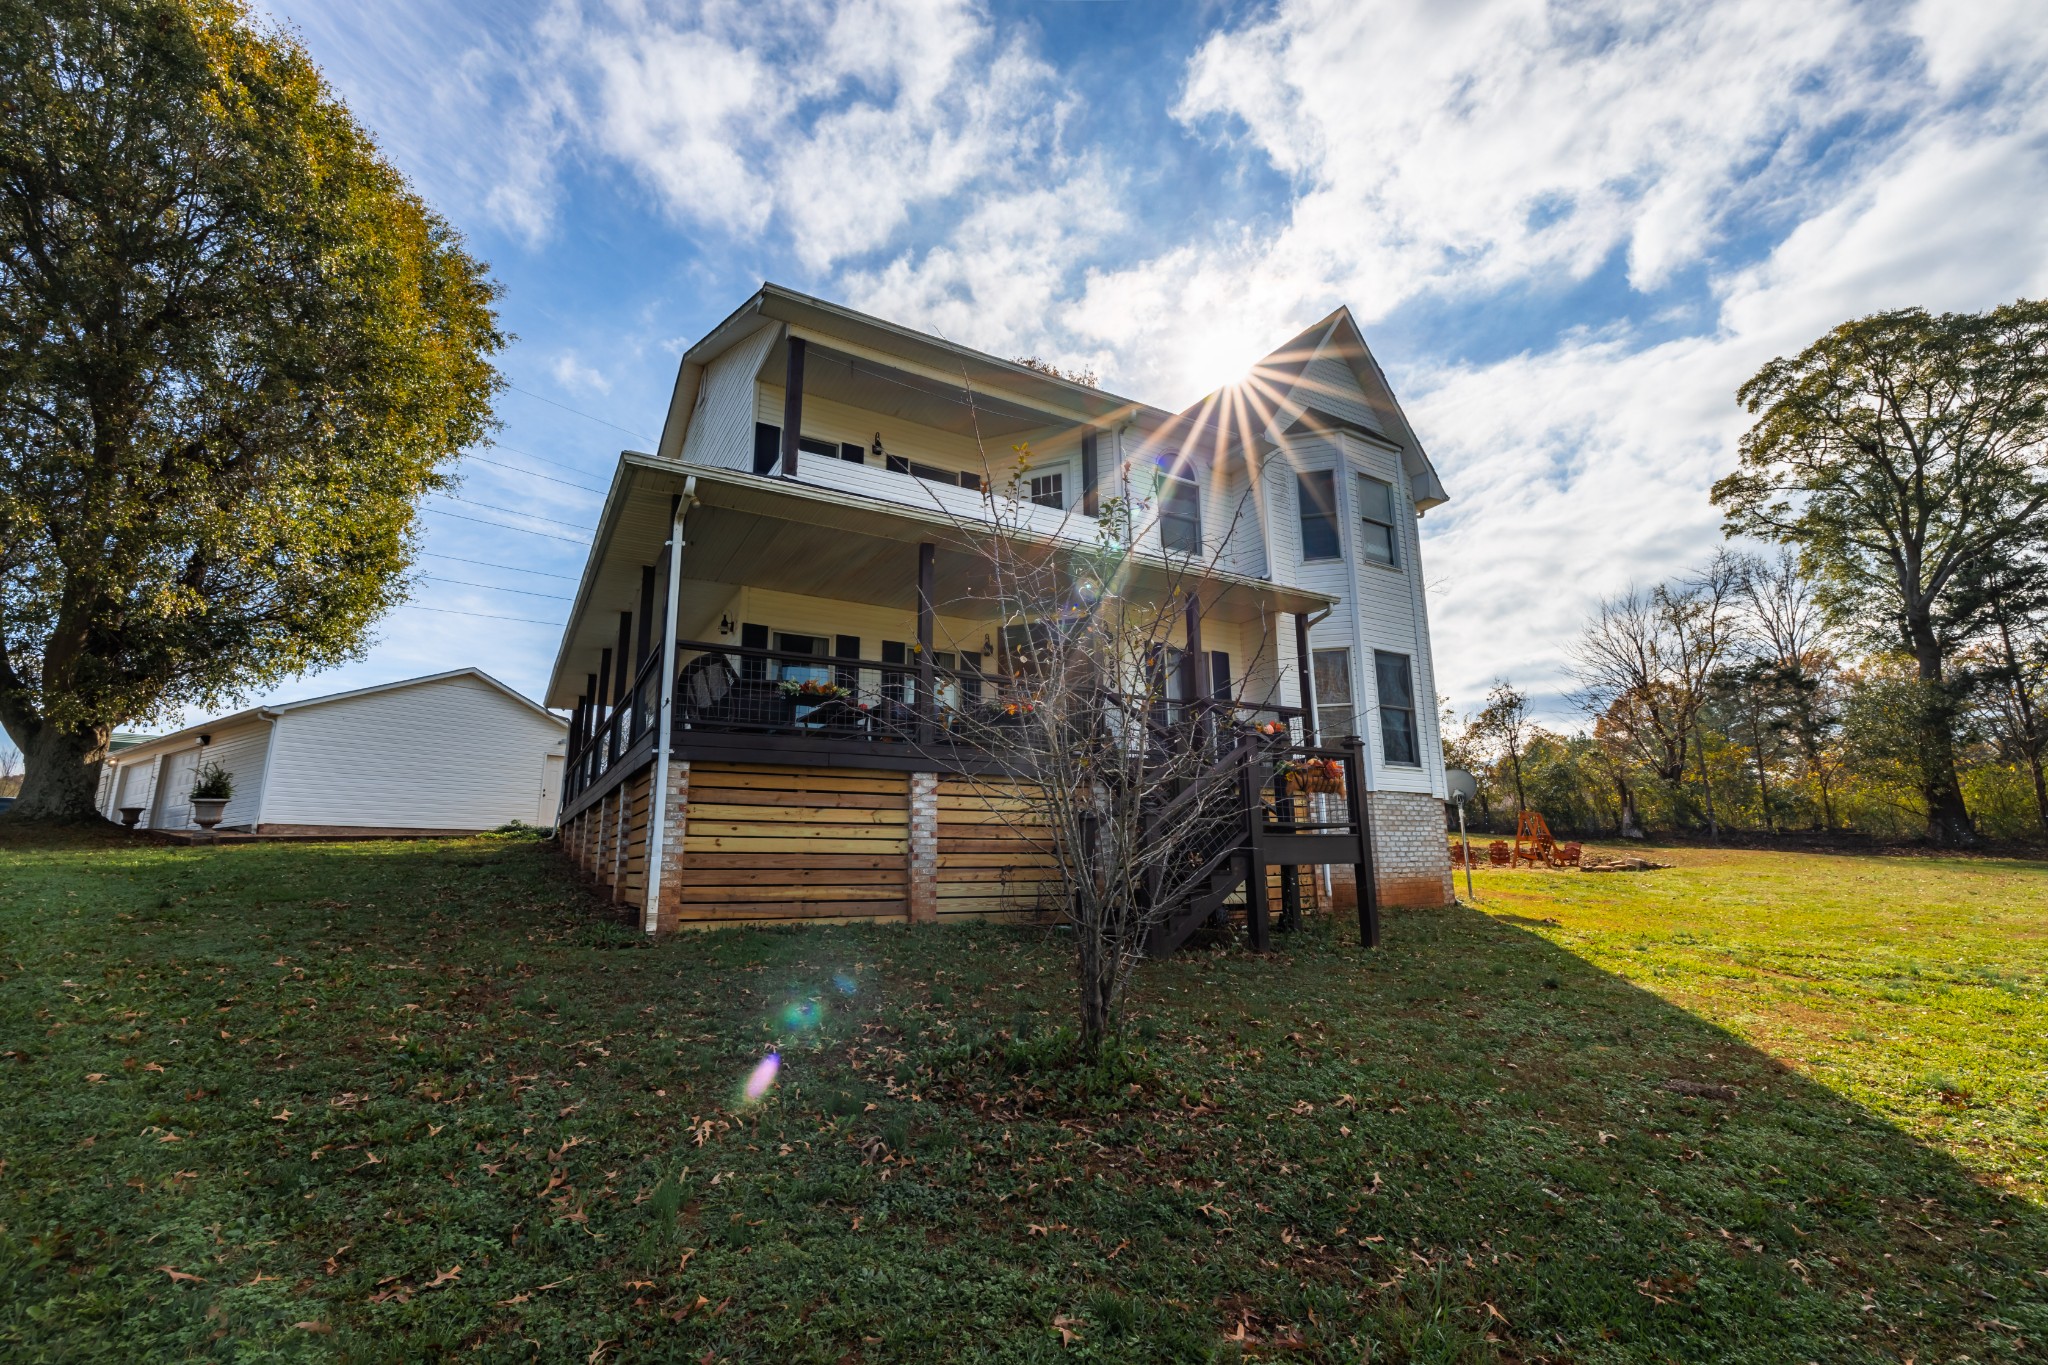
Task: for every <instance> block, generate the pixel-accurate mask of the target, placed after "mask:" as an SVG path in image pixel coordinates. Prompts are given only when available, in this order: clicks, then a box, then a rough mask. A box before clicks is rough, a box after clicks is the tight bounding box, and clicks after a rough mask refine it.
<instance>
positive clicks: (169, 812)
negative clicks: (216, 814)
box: [100, 668, 569, 834]
mask: <svg viewBox="0 0 2048 1365" xmlns="http://www.w3.org/2000/svg"><path fill="white" fill-rule="evenodd" d="M568 731H569V723H568V721H566V720H564V719H563V718H562V717H560V716H557V715H555V714H554V713H552V712H550V711H548V710H547V709H545V708H544V707H542V706H541V705H540V704H539V703H537V702H533V701H530V700H528V699H527V698H525V697H523V696H521V695H520V694H519V693H517V692H515V691H513V690H512V689H511V688H509V687H507V686H505V684H503V683H501V682H499V681H498V680H497V679H496V678H493V677H491V676H490V675H489V674H488V673H485V672H483V671H482V670H481V669H475V668H461V669H456V670H455V671H453V672H449V673H435V674H433V675H431V676H428V677H424V678H407V679H405V680H404V681H403V682H394V683H385V684H383V685H381V686H378V687H365V688H361V689H359V690H357V691H354V692H338V693H336V694H334V695H333V696H328V697H312V698H309V699H308V700H305V701H295V702H286V703H283V704H281V705H274V706H259V707H256V708H255V709H253V710H248V711H240V712H237V713H235V714H234V715H231V716H222V717H219V718H218V719H215V720H209V721H203V722H201V723H200V724H198V725H188V726H186V727H185V728H184V729H182V730H179V731H177V732H176V733H175V734H169V735H159V736H155V737H152V738H149V739H146V740H144V741H142V742H141V743H139V744H134V745H132V746H130V747H128V748H125V749H122V750H120V751H119V752H118V753H114V754H112V755H110V756H109V757H108V759H107V772H106V773H105V775H104V777H103V779H102V782H101V786H100V790H101V793H102V797H101V799H102V806H101V811H102V813H103V814H104V815H105V816H106V817H107V818H108V819H109V820H115V821H120V820H122V819H123V818H124V815H123V812H124V810H134V811H138V812H140V814H139V816H138V817H137V820H136V824H137V826H138V827H139V828H143V829H156V830H182V829H190V828H192V826H193V821H192V800H191V798H192V783H193V779H194V778H195V777H196V776H197V775H198V773H199V770H200V769H201V767H202V766H211V767H219V768H223V769H225V770H226V771H227V772H228V774H229V776H230V777H231V778H232V780H233V783H234V796H233V797H232V799H230V800H229V802H228V805H227V811H226V813H225V815H224V816H223V818H222V820H221V824H220V828H221V829H223V830H236V831H248V832H253V833H259V834H317V833H327V832H334V833H357V834H360V833H373V832H392V833H400V832H404V833H458V832H462V831H469V830H480V829H496V828H497V827H498V826H500V825H505V824H509V823H511V822H512V821H515V820H517V821H521V822H524V823H526V824H529V825H552V824H553V823H554V822H555V807H556V805H557V803H558V801H559V799H560V795H561V789H562V759H563V753H564V748H565V743H566V740H567V736H568Z"/></svg>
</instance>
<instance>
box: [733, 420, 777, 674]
mask: <svg viewBox="0 0 2048 1365" xmlns="http://www.w3.org/2000/svg"><path fill="white" fill-rule="evenodd" d="M769 430H770V431H773V430H774V428H773V427H770V428H769ZM740 648H741V649H766V648H768V627H766V626H757V625H755V624H754V623H753V622H751V621H749V622H746V623H744V624H742V625H741V626H740ZM740 676H741V677H742V678H753V679H755V680H757V681H758V680H759V679H762V678H765V677H767V676H768V661H767V660H766V659H741V660H740Z"/></svg>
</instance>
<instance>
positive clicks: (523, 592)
mask: <svg viewBox="0 0 2048 1365" xmlns="http://www.w3.org/2000/svg"><path fill="white" fill-rule="evenodd" d="M420 577H421V578H424V579H426V580H427V581H428V582H429V583H453V584H454V585H455V586H456V587H458V588H488V589H490V590H491V591H492V592H516V593H518V594H519V595H520V596H522V597H545V598H547V599H548V600H549V601H550V602H567V601H568V600H569V599H568V598H566V597H564V596H562V594H560V593H558V592H534V591H532V590H530V589H527V588H506V587H500V586H499V585H498V584H496V583H472V582H470V581H469V580H468V579H466V578H443V577H441V576H440V575H439V574H430V573H423V574H421V575H420Z"/></svg>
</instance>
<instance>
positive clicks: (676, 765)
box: [642, 758, 690, 933]
mask: <svg viewBox="0 0 2048 1365" xmlns="http://www.w3.org/2000/svg"><path fill="white" fill-rule="evenodd" d="M689 814H690V765H689V763H687V762H686V761H684V760H683V759H680V758H672V759H670V760H669V763H668V796H667V805H666V817H665V823H666V825H667V828H665V829H663V830H662V832H661V891H660V893H659V895H658V897H657V900H658V902H659V903H658V904H656V905H655V906H654V908H653V913H654V925H655V928H656V929H657V930H658V931H660V932H663V933H666V932H667V931H669V930H671V929H673V928H675V927H676V906H677V905H678V904H679V900H678V896H677V892H678V891H679V890H680V889H681V887H682V884H683V832H684V830H685V829H687V828H688V826H689ZM650 818H651V817H650ZM642 923H645V921H644V920H643V921H642Z"/></svg>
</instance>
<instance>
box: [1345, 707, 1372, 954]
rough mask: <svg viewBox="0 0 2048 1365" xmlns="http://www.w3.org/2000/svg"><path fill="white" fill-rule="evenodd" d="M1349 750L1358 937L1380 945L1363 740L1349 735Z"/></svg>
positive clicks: (1348, 792) (1347, 773) (1347, 777)
mask: <svg viewBox="0 0 2048 1365" xmlns="http://www.w3.org/2000/svg"><path fill="white" fill-rule="evenodd" d="M1346 747H1347V748H1348V749H1349V750H1350V752H1349V754H1348V755H1347V756H1346V758H1345V761H1344V795H1345V798H1346V800H1347V801H1348V802H1349V804H1350V806H1351V812H1350V813H1351V823H1352V825H1353V826H1354V827H1355V828H1356V829H1357V830H1358V863H1357V865H1356V866H1355V867H1353V868H1352V875H1353V876H1354V877H1355V878H1356V879H1357V881H1358V937H1359V939H1360V941H1362V942H1363V943H1364V944H1365V946H1366V947H1368V948H1377V947H1379V946H1380V879H1379V875H1378V873H1377V872H1375V871H1374V868H1375V867H1376V866H1377V864H1378V860H1377V859H1376V858H1374V857H1373V852H1372V825H1371V823H1370V821H1369V815H1370V812H1369V810H1368V807H1367V804H1366V799H1365V737H1364V736H1362V735H1353V736H1351V738H1350V739H1349V740H1348V741H1346Z"/></svg>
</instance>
